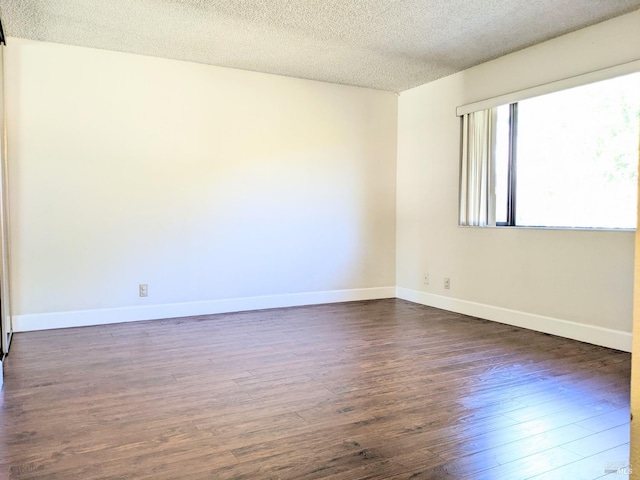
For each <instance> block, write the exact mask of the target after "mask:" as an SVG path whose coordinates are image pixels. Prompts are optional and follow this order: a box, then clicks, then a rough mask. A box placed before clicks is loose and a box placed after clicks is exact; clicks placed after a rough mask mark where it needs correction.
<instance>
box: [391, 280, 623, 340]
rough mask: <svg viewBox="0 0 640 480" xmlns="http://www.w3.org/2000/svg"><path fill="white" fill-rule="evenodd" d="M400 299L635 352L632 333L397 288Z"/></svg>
mask: <svg viewBox="0 0 640 480" xmlns="http://www.w3.org/2000/svg"><path fill="white" fill-rule="evenodd" d="M396 296H397V297H398V298H401V299H403V300H408V301H410V302H414V303H419V304H422V305H428V306H430V307H436V308H440V309H443V310H449V311H451V312H456V313H462V314H464V315H470V316H473V317H479V318H483V319H486V320H493V321H494V322H499V323H505V324H507V325H513V326H516V327H522V328H527V329H529V330H535V331H538V332H544V333H550V334H552V335H558V336H560V337H565V338H571V339H573V340H579V341H581V342H586V343H592V344H594V345H600V346H603V347H608V348H615V349H616V350H622V351H624V352H631V343H632V335H631V333H629V332H623V331H620V330H612V329H609V328H603V327H597V326H595V325H587V324H584V323H577V322H571V321H569V320H561V319H559V318H553V317H545V316H543V315H536V314H534V313H527V312H521V311H518V310H510V309H508V308H502V307H494V306H492V305H486V304H483V303H476V302H470V301H467V300H460V299H458V298H452V297H444V296H442V295H435V294H433V293H427V292H420V291H418V290H411V289H408V288H402V287H397V288H396Z"/></svg>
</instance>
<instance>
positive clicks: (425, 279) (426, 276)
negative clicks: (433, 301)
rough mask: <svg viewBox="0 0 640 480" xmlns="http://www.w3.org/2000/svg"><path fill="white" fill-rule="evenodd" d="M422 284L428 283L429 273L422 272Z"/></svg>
mask: <svg viewBox="0 0 640 480" xmlns="http://www.w3.org/2000/svg"><path fill="white" fill-rule="evenodd" d="M424 284H425V285H429V274H428V273H425V274H424Z"/></svg>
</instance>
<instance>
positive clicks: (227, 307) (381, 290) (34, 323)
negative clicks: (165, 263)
mask: <svg viewBox="0 0 640 480" xmlns="http://www.w3.org/2000/svg"><path fill="white" fill-rule="evenodd" d="M395 293H396V289H395V287H376V288H359V289H354V290H331V291H325V292H306V293H292V294H285V295H265V296H260V297H243V298H227V299H221V300H210V301H205V302H189V303H171V304H164V305H149V306H136V307H123V308H107V309H101V310H77V311H71V312H54V313H36V314H29V315H14V316H13V329H14V331H15V332H29V331H33V330H51V329H55V328H70V327H84V326H89V325H107V324H110V323H121V322H135V321H140V320H158V319H163V318H175V317H190V316H194V315H212V314H216V313H231V312H242V311H247V310H263V309H267V308H280V307H297V306H302V305H318V304H324V303H337V302H352V301H358V300H375V299H380V298H394V297H395Z"/></svg>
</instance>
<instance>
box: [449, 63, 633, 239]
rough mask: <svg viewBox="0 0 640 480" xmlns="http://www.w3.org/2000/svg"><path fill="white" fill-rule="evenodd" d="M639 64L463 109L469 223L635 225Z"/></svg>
mask: <svg viewBox="0 0 640 480" xmlns="http://www.w3.org/2000/svg"><path fill="white" fill-rule="evenodd" d="M639 139H640V73H633V74H629V75H625V76H621V77H617V78H614V79H610V80H605V81H600V82H596V83H591V84H589V85H585V86H580V87H575V88H571V89H567V90H562V91H558V92H555V93H550V94H547V95H542V96H537V97H534V98H529V99H526V100H521V101H517V102H512V103H509V104H506V105H501V106H497V107H494V108H490V109H487V110H481V111H478V112H473V113H469V114H467V115H464V117H463V151H462V172H461V192H460V193H461V197H460V199H461V202H460V223H461V224H462V225H481V226H482V225H498V226H525V227H569V228H608V229H616V228H635V226H636V198H637V183H638V181H637V175H638V143H639Z"/></svg>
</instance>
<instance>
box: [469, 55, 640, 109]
mask: <svg viewBox="0 0 640 480" xmlns="http://www.w3.org/2000/svg"><path fill="white" fill-rule="evenodd" d="M636 72H640V60H634V61H632V62H628V63H623V64H620V65H615V66H613V67H608V68H603V69H602V70H596V71H593V72H589V73H584V74H581V75H576V76H575V77H569V78H564V79H562V80H556V81H555V82H550V83H545V84H543V85H538V86H536V87H531V88H527V89H525V90H520V91H517V92H511V93H507V94H504V95H499V96H497V97H493V98H488V99H486V100H480V101H477V102H473V103H468V104H466V105H461V106H459V107H457V108H456V116H458V117H462V116H463V115H466V114H468V113H473V112H477V111H480V110H486V109H487V108H493V107H499V106H500V105H506V104H509V103H514V102H519V101H521V100H526V99H528V98H533V97H539V96H540V95H546V94H548V93H553V92H558V91H560V90H566V89H568V88H573V87H579V86H581V85H587V84H589V83H595V82H599V81H602V80H608V79H610V78H615V77H620V76H622V75H627V74H631V73H636Z"/></svg>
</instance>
